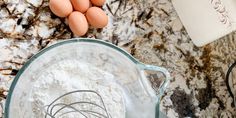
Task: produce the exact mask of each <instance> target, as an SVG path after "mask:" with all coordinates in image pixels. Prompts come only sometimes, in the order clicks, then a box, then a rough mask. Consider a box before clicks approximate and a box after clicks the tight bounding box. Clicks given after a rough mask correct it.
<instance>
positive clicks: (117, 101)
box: [29, 60, 125, 118]
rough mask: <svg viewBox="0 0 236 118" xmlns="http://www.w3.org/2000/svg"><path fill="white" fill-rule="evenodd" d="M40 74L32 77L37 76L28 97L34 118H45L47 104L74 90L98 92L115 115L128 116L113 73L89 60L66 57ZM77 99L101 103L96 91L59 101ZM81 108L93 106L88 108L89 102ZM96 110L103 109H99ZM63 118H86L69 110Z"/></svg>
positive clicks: (117, 117)
mask: <svg viewBox="0 0 236 118" xmlns="http://www.w3.org/2000/svg"><path fill="white" fill-rule="evenodd" d="M37 75H38V76H37V77H36V78H33V79H36V81H35V83H34V85H33V88H32V90H31V95H30V99H29V103H30V106H31V108H32V114H31V116H32V118H44V117H45V113H46V112H45V111H46V110H45V109H46V106H47V105H49V104H50V103H52V101H53V100H55V99H56V98H58V97H59V96H61V95H63V94H64V93H68V92H71V91H75V90H93V91H96V92H97V93H99V95H100V96H101V97H102V99H103V101H104V104H105V107H106V109H107V111H108V113H109V115H110V116H111V117H112V118H125V105H124V100H123V97H122V91H121V90H120V88H119V86H118V85H117V84H116V83H115V82H113V81H114V77H113V75H112V74H110V73H108V72H105V71H103V70H100V69H99V68H96V67H94V66H92V65H90V64H87V63H81V62H78V61H76V60H65V61H60V62H58V63H56V64H52V65H50V66H49V67H48V68H46V69H45V70H44V71H43V72H42V73H38V74H37ZM76 100H79V101H90V102H91V101H92V102H93V103H98V104H100V103H101V100H100V99H99V97H97V96H94V94H93V95H90V94H80V93H79V94H73V95H70V96H67V97H66V98H63V99H60V100H59V102H61V103H71V102H73V101H76ZM82 107H84V108H88V109H90V110H91V109H92V108H89V107H91V106H89V105H87V106H86V104H85V105H83V106H82ZM55 109H56V110H58V109H59V108H56V107H55ZM93 110H95V111H96V112H100V111H99V110H96V109H93ZM69 111H71V109H69V108H68V109H64V110H63V112H69ZM53 112H55V111H53ZM58 114H60V113H58ZM85 114H86V113H85ZM88 116H89V115H88ZM89 117H91V116H89ZM48 118H50V117H48ZM60 118H85V117H84V116H82V115H79V114H78V113H68V114H65V115H63V117H60Z"/></svg>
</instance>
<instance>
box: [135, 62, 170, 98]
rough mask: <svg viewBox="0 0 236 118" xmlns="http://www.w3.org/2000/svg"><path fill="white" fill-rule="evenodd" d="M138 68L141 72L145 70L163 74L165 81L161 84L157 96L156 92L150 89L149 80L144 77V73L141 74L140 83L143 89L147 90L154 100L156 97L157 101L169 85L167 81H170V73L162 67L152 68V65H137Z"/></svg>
mask: <svg viewBox="0 0 236 118" xmlns="http://www.w3.org/2000/svg"><path fill="white" fill-rule="evenodd" d="M138 67H139V68H140V69H141V71H145V70H150V71H156V72H161V73H163V74H164V76H165V80H164V81H163V82H162V83H161V85H160V87H159V90H158V96H157V95H156V91H155V90H154V89H153V88H152V86H151V85H150V82H149V80H148V79H147V77H146V76H145V75H144V72H141V74H142V82H143V85H144V87H145V88H146V89H147V92H148V93H149V94H150V95H151V96H152V97H154V98H155V96H156V97H158V99H159V98H160V97H161V96H162V95H163V94H164V91H165V89H166V87H167V85H168V84H169V81H170V79H171V77H170V73H169V71H168V70H167V69H165V68H163V67H158V66H153V65H145V64H142V63H140V64H138Z"/></svg>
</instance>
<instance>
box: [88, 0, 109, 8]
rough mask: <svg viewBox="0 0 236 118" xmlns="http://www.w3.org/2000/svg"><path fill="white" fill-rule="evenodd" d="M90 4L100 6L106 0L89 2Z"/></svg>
mask: <svg viewBox="0 0 236 118" xmlns="http://www.w3.org/2000/svg"><path fill="white" fill-rule="evenodd" d="M91 2H92V4H93V5H95V6H99V7H100V6H102V5H103V4H104V3H105V2H106V0H91Z"/></svg>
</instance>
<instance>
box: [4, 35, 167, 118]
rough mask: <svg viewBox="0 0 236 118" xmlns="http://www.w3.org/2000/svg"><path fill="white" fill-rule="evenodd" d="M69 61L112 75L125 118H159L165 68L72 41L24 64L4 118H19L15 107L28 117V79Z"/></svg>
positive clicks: (90, 42) (103, 45) (91, 42)
mask: <svg viewBox="0 0 236 118" xmlns="http://www.w3.org/2000/svg"><path fill="white" fill-rule="evenodd" d="M69 59H76V60H78V61H80V62H84V63H89V64H92V65H93V66H96V67H97V68H100V69H101V70H104V71H107V72H109V73H112V74H113V75H114V77H115V81H114V82H116V83H117V84H119V85H120V86H121V88H122V90H123V91H122V92H123V95H124V96H123V98H124V104H125V116H126V118H158V117H160V116H159V115H160V112H159V104H160V98H161V96H162V95H163V92H164V90H165V88H166V87H167V84H168V82H169V80H170V74H169V72H168V71H167V70H166V69H165V68H162V67H158V66H152V65H145V64H143V63H140V62H139V61H137V60H136V59H135V58H133V57H132V56H131V55H130V54H128V53H127V52H125V51H124V50H122V49H121V48H119V47H117V46H115V45H113V44H110V43H107V42H104V41H100V40H95V39H87V38H86V39H82V38H75V39H70V40H66V41H62V42H59V43H57V44H54V45H52V46H50V47H48V48H45V49H43V50H42V51H40V52H39V53H38V54H36V55H34V56H33V57H32V58H31V59H30V60H29V61H28V62H26V63H25V65H24V66H23V67H22V69H21V70H20V71H19V72H18V74H17V75H16V77H15V79H14V81H13V83H12V85H11V87H10V90H9V94H8V96H7V101H6V105H5V113H4V116H5V118H19V114H18V113H17V112H18V111H17V108H19V107H20V108H25V109H26V111H21V113H25V114H28V116H30V113H31V112H32V109H31V106H29V104H27V103H28V101H27V100H28V99H29V96H30V95H31V94H30V92H31V90H32V87H33V86H32V85H33V84H34V82H35V80H34V79H32V77H33V76H35V75H37V73H42V72H43V71H44V68H47V67H49V66H50V65H51V64H53V63H57V62H59V61H61V60H69ZM61 94H64V93H61ZM22 110H23V109H22ZM13 113H14V114H13ZM26 116H27V115H26Z"/></svg>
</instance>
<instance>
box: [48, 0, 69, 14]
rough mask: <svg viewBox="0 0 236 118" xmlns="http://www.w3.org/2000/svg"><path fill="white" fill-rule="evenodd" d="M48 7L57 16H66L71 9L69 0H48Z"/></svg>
mask: <svg viewBox="0 0 236 118" xmlns="http://www.w3.org/2000/svg"><path fill="white" fill-rule="evenodd" d="M49 8H50V9H51V11H52V12H53V13H54V14H55V15H57V16H59V17H66V16H68V15H69V14H70V13H71V12H72V11H73V7H72V5H71V2H70V0H50V1H49Z"/></svg>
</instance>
